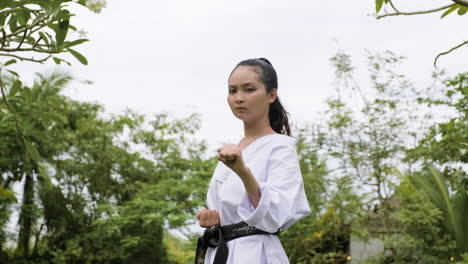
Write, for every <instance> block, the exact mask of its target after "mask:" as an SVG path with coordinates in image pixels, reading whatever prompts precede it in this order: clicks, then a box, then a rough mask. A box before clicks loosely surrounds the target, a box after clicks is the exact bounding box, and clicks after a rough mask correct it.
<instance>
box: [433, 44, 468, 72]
mask: <svg viewBox="0 0 468 264" xmlns="http://www.w3.org/2000/svg"><path fill="white" fill-rule="evenodd" d="M464 45H468V40H466V41H464V42H462V43H461V44H459V45H457V46H455V47H453V48H451V49H449V50H447V51H444V52H441V53H439V54H438V55H437V56H436V57H435V59H434V67H437V60H438V59H439V57H440V56H443V55H447V54H449V53H450V52H452V51H454V50H456V49H458V48H461V47H463V46H464Z"/></svg>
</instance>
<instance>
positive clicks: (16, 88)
mask: <svg viewBox="0 0 468 264" xmlns="http://www.w3.org/2000/svg"><path fill="white" fill-rule="evenodd" d="M21 86H22V83H21V81H20V80H16V81H15V82H14V83H13V86H12V87H11V90H10V93H9V94H8V96H10V97H11V96H15V94H16V93H17V92H18V91H19V90H20V89H21Z"/></svg>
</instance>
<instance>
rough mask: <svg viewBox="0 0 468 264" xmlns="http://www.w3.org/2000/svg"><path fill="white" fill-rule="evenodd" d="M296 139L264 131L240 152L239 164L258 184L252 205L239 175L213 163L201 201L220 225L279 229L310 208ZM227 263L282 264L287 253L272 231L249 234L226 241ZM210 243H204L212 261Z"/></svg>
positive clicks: (286, 261) (212, 250)
mask: <svg viewBox="0 0 468 264" xmlns="http://www.w3.org/2000/svg"><path fill="white" fill-rule="evenodd" d="M295 146H296V139H294V138H292V137H289V136H286V135H282V134H270V135H266V136H263V137H260V138H258V139H256V140H255V141H254V142H252V143H251V144H250V145H248V146H247V148H245V149H244V150H243V151H242V156H243V159H244V163H245V164H246V166H247V167H249V168H250V170H251V172H252V174H253V175H254V176H255V178H256V179H257V181H258V183H259V185H260V193H261V198H260V202H259V204H258V206H257V208H254V207H253V206H252V203H251V202H250V199H249V197H248V195H247V192H246V191H245V187H244V184H243V182H242V180H241V179H240V178H239V176H238V175H237V174H236V173H235V172H234V171H232V170H231V169H230V168H229V167H227V166H226V165H224V163H222V162H219V163H218V165H217V166H216V169H215V171H214V173H213V177H212V179H211V182H210V186H209V189H208V194H207V206H208V208H209V209H211V210H217V211H218V212H219V214H220V218H221V225H230V224H235V223H239V222H242V221H244V222H246V223H247V224H249V225H251V226H255V227H257V228H260V229H262V230H264V231H267V232H270V233H275V232H276V231H278V229H281V230H284V229H286V228H288V227H290V226H291V225H292V224H294V223H295V222H296V221H297V220H299V219H300V218H302V217H304V216H307V215H308V214H309V213H310V207H309V204H308V202H307V198H306V195H305V192H304V184H303V180H302V175H301V171H300V167H299V159H298V156H297V153H296V147H295ZM227 246H228V248H229V256H228V260H227V264H247V263H248V264H264V263H268V264H285V263H289V260H288V257H287V256H286V253H285V251H284V249H283V247H282V245H281V242H280V240H279V239H278V237H277V236H276V235H251V236H246V237H241V238H237V239H234V240H231V241H229V242H227ZM215 254H216V248H208V251H207V253H206V257H205V264H212V263H213V261H214V257H215Z"/></svg>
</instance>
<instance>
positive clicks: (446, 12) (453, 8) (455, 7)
mask: <svg viewBox="0 0 468 264" xmlns="http://www.w3.org/2000/svg"><path fill="white" fill-rule="evenodd" d="M459 7H461V6H460V5H458V4H457V5H454V6H452V7H451V8H449V9H447V11H445V12H444V13H443V14H442V16H441V17H440V18H441V19H442V18H444V17H445V16H446V15H448V14H450V13H452V12H453V11H455V10H457V9H458V8H459Z"/></svg>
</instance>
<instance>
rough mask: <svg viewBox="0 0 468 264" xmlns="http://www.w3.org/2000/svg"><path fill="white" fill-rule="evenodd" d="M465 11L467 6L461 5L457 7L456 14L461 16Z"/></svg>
mask: <svg viewBox="0 0 468 264" xmlns="http://www.w3.org/2000/svg"><path fill="white" fill-rule="evenodd" d="M467 11H468V7H466V6H462V7H460V8H459V9H458V14H459V15H460V16H463V15H464V14H466V12H467Z"/></svg>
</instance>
